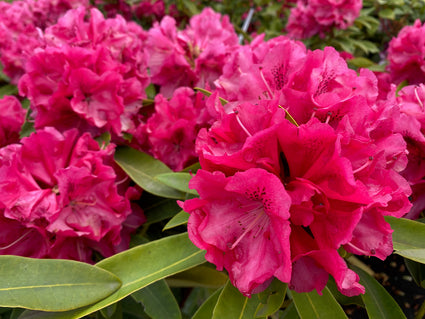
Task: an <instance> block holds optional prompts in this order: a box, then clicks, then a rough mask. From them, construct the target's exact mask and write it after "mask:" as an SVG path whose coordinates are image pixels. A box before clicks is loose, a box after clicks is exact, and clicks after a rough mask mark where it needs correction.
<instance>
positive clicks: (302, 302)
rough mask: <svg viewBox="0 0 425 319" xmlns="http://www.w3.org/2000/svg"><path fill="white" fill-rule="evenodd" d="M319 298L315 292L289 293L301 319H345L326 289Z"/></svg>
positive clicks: (342, 311) (326, 288) (339, 307)
mask: <svg viewBox="0 0 425 319" xmlns="http://www.w3.org/2000/svg"><path fill="white" fill-rule="evenodd" d="M322 293H323V294H322V295H321V296H320V295H319V294H318V293H317V291H316V290H313V291H312V292H306V293H296V292H295V291H291V295H292V299H293V300H294V303H295V307H296V308H297V311H298V314H299V316H300V318H301V319H304V318H306V319H310V318H321V319H327V318H330V319H339V318H345V319H346V318H347V316H346V315H345V313H344V310H342V308H341V306H340V305H339V303H338V302H337V301H336V300H335V298H334V297H333V296H332V294H331V292H330V291H329V289H328V287H325V289H323V291H322Z"/></svg>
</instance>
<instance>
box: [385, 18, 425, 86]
mask: <svg viewBox="0 0 425 319" xmlns="http://www.w3.org/2000/svg"><path fill="white" fill-rule="evenodd" d="M424 35H425V26H424V25H422V24H421V21H420V20H416V21H415V23H414V24H413V25H412V26H405V27H404V28H403V29H401V30H400V32H399V33H398V35H397V37H394V38H392V40H391V41H390V43H389V46H388V56H387V59H388V69H389V71H390V74H391V79H392V82H394V83H396V84H398V83H400V82H402V81H404V80H407V81H408V82H409V84H419V83H422V82H424V81H425V63H424V59H425V46H424V41H425V40H424Z"/></svg>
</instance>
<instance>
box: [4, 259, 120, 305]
mask: <svg viewBox="0 0 425 319" xmlns="http://www.w3.org/2000/svg"><path fill="white" fill-rule="evenodd" d="M0 278H1V281H0V306H2V307H20V308H27V309H35V310H44V311H65V310H71V309H75V308H79V307H83V306H87V305H90V304H92V303H95V302H97V301H99V300H101V299H103V298H105V297H107V296H109V295H111V294H112V293H113V292H115V291H116V290H117V289H118V288H119V287H120V286H121V281H120V280H119V278H118V277H117V276H115V275H114V274H112V273H110V272H108V271H106V270H103V269H100V268H97V267H94V266H91V265H88V264H86V263H81V262H76V261H71V260H46V259H32V258H25V257H18V256H0Z"/></svg>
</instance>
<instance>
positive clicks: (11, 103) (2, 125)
mask: <svg viewBox="0 0 425 319" xmlns="http://www.w3.org/2000/svg"><path fill="white" fill-rule="evenodd" d="M0 114H1V115H0V147H3V146H6V145H8V144H11V143H16V142H18V141H19V139H20V136H19V133H20V132H21V129H22V125H23V124H24V122H25V114H26V111H25V110H24V109H23V108H22V106H21V103H20V102H19V100H18V99H17V98H16V97H14V96H4V97H3V98H2V99H0Z"/></svg>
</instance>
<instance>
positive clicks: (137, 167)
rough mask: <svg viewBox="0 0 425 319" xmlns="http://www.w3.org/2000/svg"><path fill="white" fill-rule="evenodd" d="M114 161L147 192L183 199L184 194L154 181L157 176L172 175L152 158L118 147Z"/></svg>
mask: <svg viewBox="0 0 425 319" xmlns="http://www.w3.org/2000/svg"><path fill="white" fill-rule="evenodd" d="M115 161H116V162H117V163H118V165H119V166H120V167H121V168H122V169H123V170H124V171H125V172H126V173H127V174H128V175H129V176H130V177H131V179H132V180H133V181H134V182H136V183H137V184H138V185H139V186H140V187H142V188H143V189H144V190H146V191H147V192H149V193H152V194H154V195H157V196H161V197H166V198H177V199H184V198H185V193H183V192H181V191H178V190H176V189H175V188H172V187H170V186H167V185H166V184H164V183H162V182H160V181H159V180H158V179H156V176H157V175H160V174H166V173H172V170H171V169H170V168H169V167H167V165H165V164H164V163H162V162H161V161H159V160H157V159H155V158H153V157H152V156H150V155H148V154H146V153H143V152H140V151H138V150H135V149H133V148H130V147H118V148H117V150H116V151H115Z"/></svg>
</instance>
